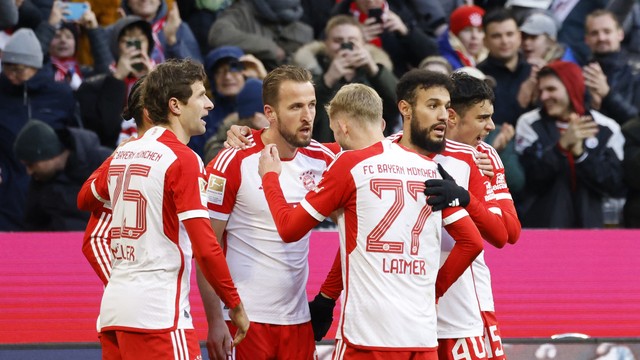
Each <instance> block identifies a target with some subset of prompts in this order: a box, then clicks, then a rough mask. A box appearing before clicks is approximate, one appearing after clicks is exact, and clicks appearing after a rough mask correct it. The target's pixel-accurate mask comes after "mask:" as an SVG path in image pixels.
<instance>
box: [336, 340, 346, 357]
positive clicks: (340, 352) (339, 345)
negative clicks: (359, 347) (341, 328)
mask: <svg viewBox="0 0 640 360" xmlns="http://www.w3.org/2000/svg"><path fill="white" fill-rule="evenodd" d="M346 348H347V347H346V345H345V343H344V341H343V340H342V339H337V340H336V349H335V351H334V353H333V360H342V359H344V352H345V350H346Z"/></svg>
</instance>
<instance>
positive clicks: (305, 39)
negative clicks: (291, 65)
mask: <svg viewBox="0 0 640 360" xmlns="http://www.w3.org/2000/svg"><path fill="white" fill-rule="evenodd" d="M302 11H303V9H302V5H301V4H300V0H286V1H284V0H236V1H235V2H234V3H233V4H232V5H231V6H229V7H228V8H227V9H225V10H224V11H223V12H222V13H221V14H220V16H218V19H217V20H216V22H215V23H214V24H213V26H212V27H211V30H210V31H209V45H211V47H213V48H216V47H219V46H224V45H233V46H238V47H239V48H241V49H242V50H243V51H244V52H246V53H249V54H253V55H254V56H255V57H257V58H258V59H260V61H262V63H263V64H264V65H265V67H266V68H267V70H272V69H274V68H275V67H277V66H278V65H280V64H285V63H288V62H289V60H290V57H291V56H292V55H293V53H294V52H295V51H296V50H298V48H300V47H301V46H302V45H304V44H306V43H309V42H311V41H312V40H313V29H312V28H311V27H310V26H309V25H307V24H305V23H303V22H301V21H299V20H300V18H301V17H302Z"/></svg>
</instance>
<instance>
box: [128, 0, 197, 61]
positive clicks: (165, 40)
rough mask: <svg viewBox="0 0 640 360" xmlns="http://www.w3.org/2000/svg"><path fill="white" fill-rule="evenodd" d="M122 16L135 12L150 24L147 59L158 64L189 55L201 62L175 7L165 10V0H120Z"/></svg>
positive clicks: (195, 42) (186, 27)
mask: <svg viewBox="0 0 640 360" xmlns="http://www.w3.org/2000/svg"><path fill="white" fill-rule="evenodd" d="M122 9H123V10H124V13H125V14H126V15H136V16H139V17H141V18H142V19H144V20H145V21H147V22H149V24H151V28H152V29H153V39H154V42H153V43H152V44H153V45H154V46H153V47H152V48H153V52H152V54H151V58H152V59H153V60H154V61H155V62H156V64H159V63H161V62H163V61H165V59H185V58H192V59H194V60H198V61H199V62H202V55H201V53H200V47H199V46H198V42H197V41H196V38H195V36H194V35H193V32H191V28H189V25H187V23H185V22H183V21H182V18H180V11H179V10H178V6H175V4H174V6H172V7H171V9H169V6H168V5H167V2H166V0H152V1H148V0H122Z"/></svg>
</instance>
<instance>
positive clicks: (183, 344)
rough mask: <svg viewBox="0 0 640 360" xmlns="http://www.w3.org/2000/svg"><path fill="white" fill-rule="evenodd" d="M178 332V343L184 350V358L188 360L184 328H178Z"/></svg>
mask: <svg viewBox="0 0 640 360" xmlns="http://www.w3.org/2000/svg"><path fill="white" fill-rule="evenodd" d="M178 332H179V334H180V343H181V345H182V349H183V351H184V359H185V360H189V346H188V345H187V336H186V335H185V333H184V329H179V330H178Z"/></svg>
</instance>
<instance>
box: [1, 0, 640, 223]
mask: <svg viewBox="0 0 640 360" xmlns="http://www.w3.org/2000/svg"><path fill="white" fill-rule="evenodd" d="M0 51H1V54H2V56H1V58H0V59H1V65H0V66H1V67H0V231H52V230H53V231H62V230H84V228H85V226H86V222H87V220H88V217H89V214H88V213H84V212H81V211H79V210H78V209H77V208H76V196H77V193H78V190H79V188H80V186H81V185H82V183H83V182H84V181H85V180H86V179H87V177H88V176H89V175H90V174H91V172H92V171H93V170H95V168H97V167H98V166H99V164H100V163H101V162H102V161H103V160H104V159H105V158H106V157H108V156H109V155H110V154H111V152H113V150H114V149H115V148H116V147H117V145H118V144H119V143H120V142H121V141H123V140H124V139H127V138H129V137H131V136H135V135H136V127H135V123H134V121H132V119H124V118H123V117H122V114H123V111H124V110H125V109H126V106H127V104H126V100H127V96H128V93H129V90H130V88H131V86H132V85H133V84H134V83H135V82H136V80H137V79H138V78H140V77H142V76H144V75H145V74H147V73H148V72H149V71H151V70H152V69H153V68H154V67H155V66H156V65H157V64H159V63H162V62H163V61H166V60H167V59H171V58H177V59H180V58H192V59H196V60H197V61H200V62H202V64H203V65H204V67H205V70H206V72H207V74H208V80H209V81H208V90H209V91H210V96H211V98H212V99H213V101H214V104H215V108H214V109H213V110H212V111H210V112H209V114H208V116H207V118H206V119H205V120H206V122H207V131H206V133H205V134H204V135H201V136H198V137H194V138H192V139H191V142H190V143H189V146H190V147H191V148H192V149H193V150H194V151H195V152H197V153H198V154H199V155H200V156H201V157H202V158H203V160H204V161H205V162H208V161H210V160H211V159H212V158H213V157H214V156H215V155H216V154H217V152H218V151H219V150H220V149H221V148H222V146H223V142H224V140H225V138H226V131H227V129H229V127H230V126H231V125H233V124H239V125H247V126H250V127H252V128H256V129H259V128H262V127H264V126H266V125H268V122H267V121H266V119H265V117H264V115H263V114H262V109H263V104H262V79H263V78H264V77H265V76H266V74H267V72H268V71H270V70H271V69H273V68H275V67H277V66H279V65H281V64H296V65H299V66H302V67H305V68H307V69H309V70H310V71H311V72H312V74H313V77H314V84H315V87H316V97H317V99H318V106H317V115H316V119H315V123H314V129H313V137H314V139H316V140H318V141H320V142H332V141H333V135H332V132H331V130H330V128H329V122H328V116H327V114H326V112H325V110H324V105H325V104H327V103H328V102H329V100H330V99H331V98H332V97H333V95H334V94H335V93H336V92H337V91H338V89H340V87H341V86H342V85H344V84H348V83H354V82H357V83H363V84H366V85H369V86H371V87H373V88H374V89H375V90H376V91H377V92H378V94H379V95H380V96H381V98H382V99H383V104H384V119H385V121H386V129H385V134H387V135H390V134H393V133H394V132H396V131H398V130H399V129H401V123H400V121H401V119H400V116H399V113H398V109H397V105H396V95H395V87H396V83H397V80H398V78H399V77H400V76H402V75H403V74H404V73H405V72H406V71H408V70H410V69H413V68H423V69H428V70H432V71H440V72H443V73H447V74H450V73H452V72H454V71H465V72H467V73H469V74H471V75H473V76H476V77H479V78H481V79H483V80H485V81H487V82H488V83H489V84H490V85H491V86H492V87H493V89H494V91H495V94H496V101H495V104H494V110H495V112H494V115H493V121H492V122H488V123H486V122H485V123H486V124H484V125H481V126H476V127H475V128H473V129H470V131H475V132H477V139H478V142H480V141H485V142H487V143H489V144H491V145H492V146H494V147H495V148H496V149H497V150H498V151H499V153H500V156H501V158H502V162H503V164H504V166H505V169H506V171H505V173H506V178H507V183H508V184H509V188H510V190H511V193H512V194H513V196H514V200H515V202H516V208H517V210H518V213H519V216H520V219H521V221H522V224H523V227H529V228H531V227H542V228H602V227H631V228H638V227H640V181H638V180H636V179H638V178H640V120H639V117H638V115H639V110H638V109H639V108H640V4H639V3H638V2H636V1H628V0H590V1H579V0H506V1H504V0H495V1H492V0H479V1H471V0H184V1H182V0H181V1H175V0H100V1H98V0H94V1H88V2H62V1H59V0H56V1H51V0H0ZM125 113H126V112H125Z"/></svg>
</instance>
